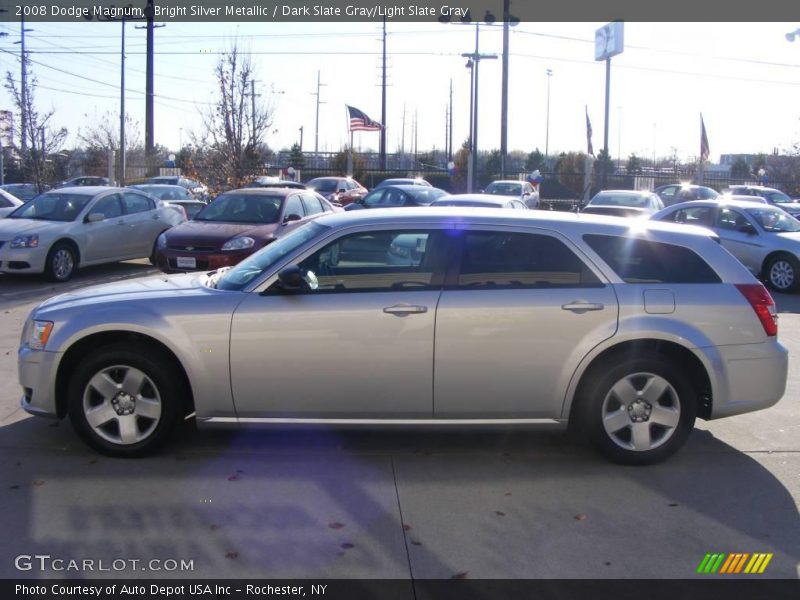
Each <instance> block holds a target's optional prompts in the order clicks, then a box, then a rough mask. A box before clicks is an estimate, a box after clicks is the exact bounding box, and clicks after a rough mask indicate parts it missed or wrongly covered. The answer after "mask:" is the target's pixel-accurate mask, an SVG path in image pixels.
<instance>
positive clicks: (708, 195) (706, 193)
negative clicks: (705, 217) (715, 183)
mask: <svg viewBox="0 0 800 600" xmlns="http://www.w3.org/2000/svg"><path fill="white" fill-rule="evenodd" d="M718 196H719V194H718V193H717V192H716V190H712V189H711V188H699V189H698V190H697V197H698V198H700V199H701V200H714V199H715V198H717V197H718Z"/></svg>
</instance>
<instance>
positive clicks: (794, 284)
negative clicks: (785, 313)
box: [764, 254, 800, 293]
mask: <svg viewBox="0 0 800 600" xmlns="http://www.w3.org/2000/svg"><path fill="white" fill-rule="evenodd" d="M764 281H765V282H766V283H767V286H768V287H769V288H770V289H771V290H774V291H776V292H782V293H789V292H794V291H796V290H797V288H798V284H800V263H798V262H797V259H796V258H795V257H794V256H792V255H790V254H777V255H775V256H773V257H772V258H770V259H769V260H768V261H767V264H766V266H765V267H764Z"/></svg>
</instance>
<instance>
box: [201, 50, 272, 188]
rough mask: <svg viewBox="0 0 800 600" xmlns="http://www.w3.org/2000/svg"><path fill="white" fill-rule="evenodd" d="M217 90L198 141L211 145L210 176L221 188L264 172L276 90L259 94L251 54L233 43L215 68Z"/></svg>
mask: <svg viewBox="0 0 800 600" xmlns="http://www.w3.org/2000/svg"><path fill="white" fill-rule="evenodd" d="M214 76H215V78H216V82H217V93H216V97H215V98H214V101H213V104H212V106H210V107H209V108H208V109H207V110H201V112H200V114H201V117H202V123H203V131H202V135H199V136H198V135H196V134H195V135H194V136H193V138H194V141H195V145H197V146H206V147H207V148H208V149H209V153H208V154H209V156H208V158H209V162H208V165H209V168H210V172H209V176H210V177H211V178H212V179H213V180H214V181H212V182H211V183H213V184H216V185H217V186H219V185H222V186H228V187H231V186H232V187H238V186H240V185H242V184H243V183H244V182H245V181H246V180H247V178H248V177H250V176H252V175H255V174H257V173H259V172H260V170H261V168H262V163H263V160H262V159H263V158H264V156H266V154H267V153H268V152H269V149H268V147H267V145H266V134H267V132H268V131H269V128H270V126H271V125H272V113H273V102H272V94H271V93H267V92H264V93H263V94H262V95H258V94H255V83H254V82H255V77H256V74H255V69H254V67H253V64H252V62H251V60H250V56H249V54H246V53H244V52H242V51H241V50H240V49H239V48H238V46H237V45H236V44H235V43H234V45H233V48H232V49H231V50H229V51H227V52H225V53H224V54H223V55H222V56H221V57H220V60H219V62H218V63H217V66H216V68H215V70H214Z"/></svg>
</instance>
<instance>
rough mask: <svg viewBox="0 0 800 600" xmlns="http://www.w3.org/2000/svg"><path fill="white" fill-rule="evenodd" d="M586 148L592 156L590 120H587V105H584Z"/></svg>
mask: <svg viewBox="0 0 800 600" xmlns="http://www.w3.org/2000/svg"><path fill="white" fill-rule="evenodd" d="M586 148H587V150H588V152H589V154H591V155H592V156H594V146H592V122H591V121H590V120H589V107H588V106H587V107H586Z"/></svg>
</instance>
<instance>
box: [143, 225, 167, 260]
mask: <svg viewBox="0 0 800 600" xmlns="http://www.w3.org/2000/svg"><path fill="white" fill-rule="evenodd" d="M164 231H166V229H165V230H164ZM164 231H162V232H161V233H164ZM161 233H159V234H158V235H157V236H156V239H155V240H154V241H153V250H152V251H151V252H150V256H148V257H147V260H149V261H150V264H151V265H153V266H154V267H157V266H158V238H160V237H161Z"/></svg>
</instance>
